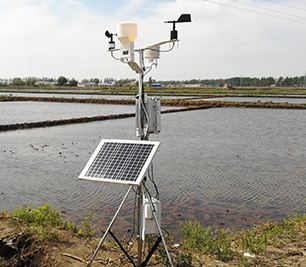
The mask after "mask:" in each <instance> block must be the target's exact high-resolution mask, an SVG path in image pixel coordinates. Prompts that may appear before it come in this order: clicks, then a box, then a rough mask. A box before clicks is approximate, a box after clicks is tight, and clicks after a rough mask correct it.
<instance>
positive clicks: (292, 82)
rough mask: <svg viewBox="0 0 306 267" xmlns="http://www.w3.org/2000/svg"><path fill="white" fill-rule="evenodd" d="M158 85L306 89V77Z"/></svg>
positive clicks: (239, 78)
mask: <svg viewBox="0 0 306 267" xmlns="http://www.w3.org/2000/svg"><path fill="white" fill-rule="evenodd" d="M158 83H161V84H164V85H177V86H179V85H184V84H185V85H186V84H187V85H192V84H193V85H195V84H199V85H204V86H214V87H222V86H224V84H232V86H234V87H235V86H236V87H237V86H243V87H249V86H254V87H265V86H277V87H295V86H296V87H306V76H299V77H298V76H296V77H286V78H284V77H282V76H281V77H279V78H273V77H262V78H256V77H252V78H251V77H232V78H227V79H204V80H202V79H192V80H184V81H173V80H172V81H158Z"/></svg>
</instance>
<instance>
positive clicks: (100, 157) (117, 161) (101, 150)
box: [79, 140, 159, 184]
mask: <svg viewBox="0 0 306 267" xmlns="http://www.w3.org/2000/svg"><path fill="white" fill-rule="evenodd" d="M158 145H159V143H158V142H149V141H121V140H118V141H116V140H102V141H101V143H100V145H99V146H98V148H97V150H96V151H95V153H94V154H93V156H92V158H91V159H90V160H89V162H88V163H87V165H86V166H85V168H84V170H83V172H82V173H81V175H80V177H79V178H81V179H88V180H95V181H101V182H110V183H112V182H113V183H124V184H139V183H140V182H141V179H142V176H143V174H144V172H145V171H146V169H147V167H148V165H149V163H150V161H151V160H152V158H153V156H154V154H155V152H156V149H157V147H158Z"/></svg>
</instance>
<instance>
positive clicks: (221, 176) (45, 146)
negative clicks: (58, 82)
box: [0, 108, 306, 231]
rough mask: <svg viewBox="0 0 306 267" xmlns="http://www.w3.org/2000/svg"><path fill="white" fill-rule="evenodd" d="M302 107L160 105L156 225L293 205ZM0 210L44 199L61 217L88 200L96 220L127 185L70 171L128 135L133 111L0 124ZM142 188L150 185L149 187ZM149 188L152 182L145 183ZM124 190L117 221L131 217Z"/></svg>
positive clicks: (298, 182)
mask: <svg viewBox="0 0 306 267" xmlns="http://www.w3.org/2000/svg"><path fill="white" fill-rule="evenodd" d="M305 118H306V111H304V110H269V109H267V110H264V109H226V108H223V109H209V110H197V111H188V112H181V113H172V114H163V115H162V133H161V134H159V135H152V136H151V140H158V141H161V145H160V149H159V152H158V153H157V154H156V156H155V158H154V177H155V180H156V182H157V184H158V187H159V192H160V196H161V202H162V212H163V225H164V226H165V227H166V228H167V229H169V230H170V231H174V230H175V229H176V228H177V227H178V226H179V225H180V222H184V221H185V220H187V219H197V220H199V221H200V222H201V223H202V225H204V226H208V225H214V226H220V225H224V226H226V227H228V226H231V227H240V226H245V225H248V224H249V223H251V222H252V221H253V220H255V219H256V218H257V217H258V216H261V217H263V219H265V220H267V219H277V218H280V217H283V216H287V215H288V214H292V213H294V212H295V211H296V209H297V208H298V207H300V208H301V210H302V211H303V207H304V206H305V194H306V193H305V192H306V190H305V189H306V178H305V177H306V164H305V162H306V153H305V152H306V151H305V150H306V138H305V130H304V129H305V128H306V119H305ZM0 138H1V143H2V144H3V145H2V148H1V150H0V160H1V162H2V168H1V173H0V183H1V188H0V199H1V201H0V210H3V209H15V208H17V207H18V206H21V205H29V204H33V205H39V204H40V205H42V204H44V203H46V202H49V203H51V204H52V205H54V206H55V207H58V208H59V209H60V210H61V209H63V210H65V211H67V215H66V216H69V218H72V219H77V218H80V216H83V215H84V210H86V208H87V207H88V206H93V207H94V208H96V210H97V213H98V214H99V224H101V226H105V225H106V223H107V219H110V218H111V217H112V215H113V212H112V210H113V209H114V208H116V206H117V205H119V203H120V201H121V199H122V197H123V195H124V194H125V192H126V190H127V187H125V186H114V185H108V184H97V183H92V182H87V181H80V180H78V179H77V177H78V175H79V173H80V172H81V170H82V168H83V167H84V165H85V164H86V162H87V160H88V159H89V157H90V155H91V153H92V152H93V151H94V149H95V148H96V146H97V145H98V143H99V141H100V139H101V138H115V139H136V138H135V136H134V119H133V118H129V119H121V120H112V121H102V122H93V123H86V124H77V125H67V126H58V127H51V128H38V129H30V130H22V131H12V132H2V133H0ZM150 188H151V187H150ZM151 190H152V194H153V195H154V190H153V188H151ZM133 201H134V197H133V196H131V197H130V199H129V201H128V202H127V204H126V209H125V210H124V211H123V213H122V215H121V217H120V219H119V224H121V223H122V224H123V225H127V228H128V227H130V224H128V222H131V220H132V206H133Z"/></svg>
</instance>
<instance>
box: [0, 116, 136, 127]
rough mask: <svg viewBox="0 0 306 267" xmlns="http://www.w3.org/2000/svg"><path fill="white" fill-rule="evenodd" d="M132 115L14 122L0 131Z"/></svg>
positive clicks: (112, 118)
mask: <svg viewBox="0 0 306 267" xmlns="http://www.w3.org/2000/svg"><path fill="white" fill-rule="evenodd" d="M134 116H135V113H126V114H118V115H107V116H95V117H83V118H72V119H65V120H54V121H41V122H25V123H16V124H8V125H0V131H10V130H20V129H29V128H37V127H48V126H56V125H65V124H73V123H84V122H92V121H104V120H114V119H122V118H129V117H134Z"/></svg>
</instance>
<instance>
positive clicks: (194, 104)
mask: <svg viewBox="0 0 306 267" xmlns="http://www.w3.org/2000/svg"><path fill="white" fill-rule="evenodd" d="M0 101H38V102H62V103H87V104H89V103H90V104H117V105H118V104H119V105H134V104H135V100H124V99H119V100H116V99H115V100H114V99H76V98H55V97H52V98H51V97H50V98H40V97H11V96H2V97H0ZM162 106H169V107H177V108H176V109H170V110H165V111H162V113H173V112H182V111H189V110H197V109H209V108H265V109H306V104H289V103H272V102H271V103H267V102H266V103H264V102H222V101H189V100H164V101H162ZM134 116H135V113H126V114H116V115H106V116H94V117H81V118H71V119H63V120H52V121H50V120H47V121H42V122H25V123H17V124H8V125H0V131H10V130H20V129H29V128H37V127H50V126H57V125H66V124H74V123H85V122H93V121H103V120H112V119H121V118H129V117H134Z"/></svg>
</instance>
